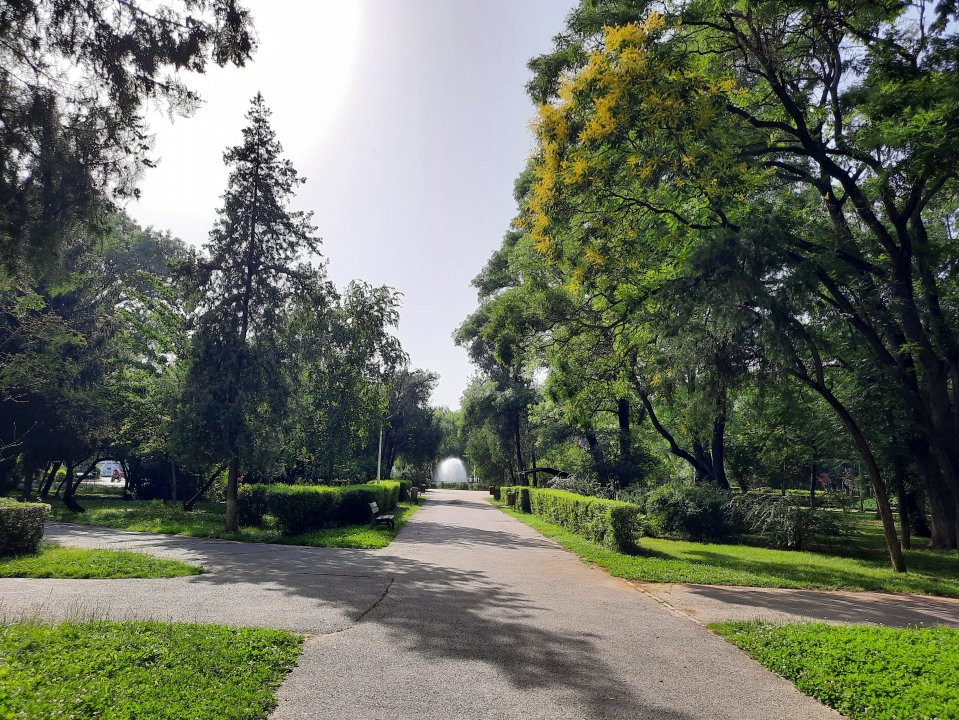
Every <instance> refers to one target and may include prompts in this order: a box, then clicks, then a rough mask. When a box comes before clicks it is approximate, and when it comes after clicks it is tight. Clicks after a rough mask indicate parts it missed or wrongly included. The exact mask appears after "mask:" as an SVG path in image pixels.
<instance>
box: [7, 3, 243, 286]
mask: <svg viewBox="0 0 959 720" xmlns="http://www.w3.org/2000/svg"><path fill="white" fill-rule="evenodd" d="M253 45H254V41H253V36H252V29H251V23H250V16H249V12H248V11H247V10H246V9H245V8H244V7H243V6H242V5H241V4H239V3H238V2H236V0H199V1H197V0H175V1H174V2H166V3H164V2H161V3H145V2H139V1H138V0H126V1H124V2H119V3H117V2H111V1H110V0H91V1H89V2H64V1H62V0H17V1H16V2H7V3H4V4H3V7H2V8H0V68H2V70H0V127H2V131H0V256H2V258H3V261H2V262H3V266H4V269H5V271H6V272H7V273H12V274H19V273H22V272H25V271H28V269H29V267H30V266H32V265H35V264H37V263H43V262H44V261H46V260H48V259H49V258H50V257H51V254H54V253H56V252H58V251H59V250H60V249H61V246H62V245H63V243H64V242H68V241H69V238H71V237H75V236H76V235H77V234H78V232H79V231H80V229H81V227H83V226H87V227H89V226H90V225H91V224H92V223H93V221H94V220H95V219H96V214H97V211H98V209H99V208H100V207H101V206H102V205H103V204H104V203H106V202H109V200H110V199H111V198H113V197H116V196H123V195H135V194H136V188H135V184H134V182H135V180H136V178H137V175H138V173H139V171H140V170H142V169H143V168H144V167H146V166H148V165H150V164H151V162H152V161H151V160H150V158H149V147H150V136H149V132H148V127H147V123H146V109H147V107H148V105H150V104H151V103H163V104H166V105H167V106H168V107H169V108H170V110H171V111H175V112H179V113H188V112H189V111H190V110H191V109H192V108H193V107H194V106H195V105H196V103H197V100H198V97H197V95H196V93H195V91H193V90H191V89H190V88H189V87H188V86H187V85H186V84H185V83H184V82H183V80H182V78H181V77H180V75H179V72H180V71H183V70H186V71H190V72H203V71H204V70H205V69H206V67H207V66H208V64H209V63H210V62H213V63H215V64H217V65H226V64H228V63H232V64H235V65H243V64H244V63H245V62H246V60H247V59H249V57H250V54H251V52H252V50H253Z"/></svg>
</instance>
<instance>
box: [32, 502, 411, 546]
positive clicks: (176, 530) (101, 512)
mask: <svg viewBox="0 0 959 720" xmlns="http://www.w3.org/2000/svg"><path fill="white" fill-rule="evenodd" d="M79 500H80V503H81V505H82V506H83V507H84V508H85V509H86V512H84V513H72V512H70V511H69V510H68V509H67V508H66V507H65V506H64V505H63V503H61V502H60V501H59V500H56V499H53V500H51V501H49V502H50V505H51V507H52V512H53V514H52V518H53V519H54V520H60V521H62V522H71V523H81V524H83V525H99V526H102V527H109V528H117V529H120V530H137V531H140V532H156V533H170V534H173V535H189V536H191V537H203V538H223V539H225V540H240V541H243V542H268V543H280V544H283V545H311V546H313V547H346V548H382V547H386V546H387V545H389V544H390V542H391V541H392V540H393V538H394V537H396V533H397V532H399V530H400V528H402V527H403V525H404V524H406V522H407V520H409V518H410V516H411V515H412V514H413V513H414V512H416V509H417V508H418V507H419V506H418V505H411V504H409V503H401V504H400V506H399V507H397V508H396V510H394V511H393V513H394V514H395V515H396V530H395V531H394V530H390V529H389V528H388V527H386V526H385V525H379V526H377V527H372V526H370V525H368V524H366V525H346V526H344V527H336V528H327V529H324V530H318V531H316V532H311V533H304V534H302V535H283V533H281V532H280V530H279V528H278V527H277V526H276V523H275V522H274V521H273V518H272V517H270V516H267V517H266V524H265V525H264V526H263V527H252V526H248V527H241V528H240V532H238V533H228V532H226V531H225V530H224V529H223V525H224V522H225V513H226V508H225V506H224V505H223V504H222V503H199V504H197V506H196V509H195V510H194V511H193V512H186V511H184V510H183V506H182V505H179V504H167V503H164V502H162V501H160V500H153V501H137V500H122V499H113V498H104V497H97V498H93V497H82V498H79Z"/></svg>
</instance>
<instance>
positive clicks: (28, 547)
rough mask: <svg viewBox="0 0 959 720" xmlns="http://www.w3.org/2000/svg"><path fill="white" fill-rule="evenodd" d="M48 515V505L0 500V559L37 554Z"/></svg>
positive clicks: (6, 499)
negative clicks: (24, 554) (7, 556)
mask: <svg viewBox="0 0 959 720" xmlns="http://www.w3.org/2000/svg"><path fill="white" fill-rule="evenodd" d="M49 515H50V506H49V505H44V504H43V503H25V502H24V503H21V502H16V501H15V500H11V499H9V498H0V557H3V556H6V555H20V554H23V553H35V552H37V551H38V550H39V549H40V541H41V540H42V539H43V524H44V522H46V519H47V518H48V517H49Z"/></svg>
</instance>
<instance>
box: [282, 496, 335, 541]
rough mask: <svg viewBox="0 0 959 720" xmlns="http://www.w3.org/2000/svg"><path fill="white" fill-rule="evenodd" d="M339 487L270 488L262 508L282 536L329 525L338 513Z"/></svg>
mask: <svg viewBox="0 0 959 720" xmlns="http://www.w3.org/2000/svg"><path fill="white" fill-rule="evenodd" d="M340 497H341V495H340V490H339V488H331V487H324V486H322V485H270V486H269V490H268V491H267V492H266V507H267V510H268V511H269V513H270V515H272V516H273V517H275V518H276V521H277V523H278V524H279V526H280V530H281V531H282V532H283V534H284V535H299V534H300V533H305V532H310V531H311V530H319V529H320V528H322V527H326V526H327V525H332V524H333V522H334V521H335V520H336V518H337V516H338V515H339V510H340Z"/></svg>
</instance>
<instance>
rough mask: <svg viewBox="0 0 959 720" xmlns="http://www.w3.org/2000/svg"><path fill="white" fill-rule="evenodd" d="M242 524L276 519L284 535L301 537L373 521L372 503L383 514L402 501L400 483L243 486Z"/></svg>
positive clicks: (240, 489) (261, 522) (240, 507)
mask: <svg viewBox="0 0 959 720" xmlns="http://www.w3.org/2000/svg"><path fill="white" fill-rule="evenodd" d="M238 500H239V514H240V524H241V525H262V524H263V516H264V515H266V514H270V515H272V516H273V517H275V518H276V521H277V523H278V524H279V526H280V530H281V531H282V532H283V533H284V534H285V535H298V534H300V533H304V532H310V531H313V530H319V529H320V528H324V527H331V526H335V525H350V524H359V523H364V522H368V521H369V520H370V503H372V502H375V503H376V504H377V505H378V506H379V509H380V511H381V512H386V511H388V510H392V509H393V508H395V507H396V505H397V503H399V501H400V483H398V482H394V481H392V480H381V481H379V482H373V483H367V484H366V485H341V486H338V487H331V486H327V485H241V486H240V488H239V495H238Z"/></svg>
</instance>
